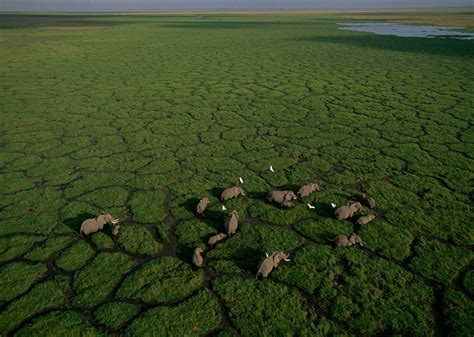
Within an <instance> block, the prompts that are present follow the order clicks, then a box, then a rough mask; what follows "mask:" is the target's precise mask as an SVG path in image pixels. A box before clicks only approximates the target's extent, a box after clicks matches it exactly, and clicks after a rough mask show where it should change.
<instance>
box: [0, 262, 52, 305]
mask: <svg viewBox="0 0 474 337" xmlns="http://www.w3.org/2000/svg"><path fill="white" fill-rule="evenodd" d="M46 270H47V268H46V266H45V265H44V264H42V263H37V264H26V263H23V262H14V263H11V264H8V265H6V266H5V267H4V268H2V270H1V271H0V301H9V300H11V299H13V298H15V297H16V296H18V295H19V294H21V293H23V292H25V291H26V290H27V289H28V288H29V287H30V286H31V285H32V284H33V283H34V282H35V281H36V279H38V278H39V277H40V276H41V275H43V274H44V273H45V272H46Z"/></svg>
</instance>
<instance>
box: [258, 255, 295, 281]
mask: <svg viewBox="0 0 474 337" xmlns="http://www.w3.org/2000/svg"><path fill="white" fill-rule="evenodd" d="M289 257H290V254H287V253H284V252H282V251H274V252H273V253H271V254H270V255H268V254H267V257H266V258H264V259H263V260H261V261H260V263H259V264H258V271H257V276H255V278H258V276H259V275H262V277H267V276H268V275H269V274H270V273H271V272H272V270H273V268H276V267H278V264H279V263H280V262H281V260H285V261H290V259H288V258H289Z"/></svg>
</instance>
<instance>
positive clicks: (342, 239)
mask: <svg viewBox="0 0 474 337" xmlns="http://www.w3.org/2000/svg"><path fill="white" fill-rule="evenodd" d="M319 190H320V187H319V185H318V184H315V183H311V184H307V185H304V186H302V187H301V188H300V189H299V190H298V192H297V193H296V194H295V193H294V192H293V191H270V192H269V193H268V195H267V200H268V202H270V203H276V204H278V205H279V206H280V207H293V206H295V204H294V201H295V200H297V199H298V197H300V198H304V197H307V196H309V195H310V194H311V193H313V192H315V191H319ZM240 195H245V192H244V190H243V189H242V187H239V186H233V187H230V188H227V189H225V190H224V191H223V192H222V194H221V197H220V200H221V202H222V203H224V202H226V201H227V200H229V199H233V198H237V197H238V196H240ZM357 199H358V200H359V201H356V202H351V203H349V204H347V205H346V206H342V207H339V208H337V209H336V210H335V212H334V215H335V217H336V219H338V220H345V219H349V218H351V217H352V216H354V214H355V213H359V212H362V211H363V206H362V204H364V205H366V206H367V207H369V208H371V209H374V208H375V200H374V199H373V198H371V197H368V196H366V195H365V194H363V193H359V194H357ZM208 205H209V199H208V198H203V199H201V200H200V201H199V202H198V204H197V206H196V215H197V216H199V217H200V216H202V215H203V214H204V212H205V210H206V208H207V206H208ZM308 206H309V207H310V208H314V206H311V205H309V204H308ZM333 207H334V205H333ZM223 209H225V207H224V206H223ZM374 219H375V215H366V216H360V217H359V218H358V219H357V221H356V224H358V225H365V224H368V223H369V222H371V221H372V220H374ZM238 222H239V215H238V213H237V211H236V210H233V211H232V212H231V213H230V216H229V217H228V218H227V220H226V221H225V223H224V228H225V231H226V233H218V234H216V235H213V236H211V237H210V238H209V240H208V242H207V244H208V246H209V247H210V248H212V247H213V246H215V245H216V244H218V243H220V242H222V241H224V240H226V239H227V238H228V237H230V236H232V235H234V234H235V233H236V232H237V229H238ZM331 241H334V242H335V244H336V246H337V247H348V246H352V245H355V244H359V245H361V246H364V244H365V243H364V241H362V239H361V238H360V237H359V236H358V235H356V234H352V235H351V236H350V237H348V236H346V235H340V236H338V237H336V238H335V239H333V240H331ZM203 252H204V250H203V249H202V248H201V247H196V248H195V249H194V253H193V257H192V262H193V264H194V265H195V266H197V267H201V266H202V265H203V264H204V258H203V256H202V254H203ZM288 258H289V254H288V253H285V252H283V251H274V252H272V253H271V254H270V255H269V254H266V257H265V258H264V259H262V260H261V261H260V263H259V264H258V267H257V269H258V270H257V277H258V276H260V275H261V276H262V277H267V276H268V275H269V274H270V273H271V271H272V270H273V269H274V268H277V267H278V265H279V264H280V262H281V261H282V260H283V261H289V259H288Z"/></svg>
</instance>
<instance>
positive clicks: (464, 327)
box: [444, 289, 474, 336]
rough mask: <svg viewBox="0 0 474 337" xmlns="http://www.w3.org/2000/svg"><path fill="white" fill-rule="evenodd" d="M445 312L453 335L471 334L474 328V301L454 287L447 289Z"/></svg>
mask: <svg viewBox="0 0 474 337" xmlns="http://www.w3.org/2000/svg"><path fill="white" fill-rule="evenodd" d="M444 314H445V316H446V318H447V322H448V324H449V325H450V331H452V332H451V333H450V335H451V336H469V335H470V334H471V333H472V331H473V330H474V302H473V301H472V300H471V299H469V298H468V297H467V296H466V295H464V294H463V293H461V292H459V291H456V290H453V289H448V290H447V291H446V294H445V296H444Z"/></svg>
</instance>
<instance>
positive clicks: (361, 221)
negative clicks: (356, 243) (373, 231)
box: [356, 214, 376, 225]
mask: <svg viewBox="0 0 474 337" xmlns="http://www.w3.org/2000/svg"><path fill="white" fill-rule="evenodd" d="M375 218H376V216H375V215H373V214H370V215H366V216H361V217H360V218H359V219H357V222H356V224H358V225H366V224H368V223H369V222H371V221H372V220H374V219H375Z"/></svg>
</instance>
